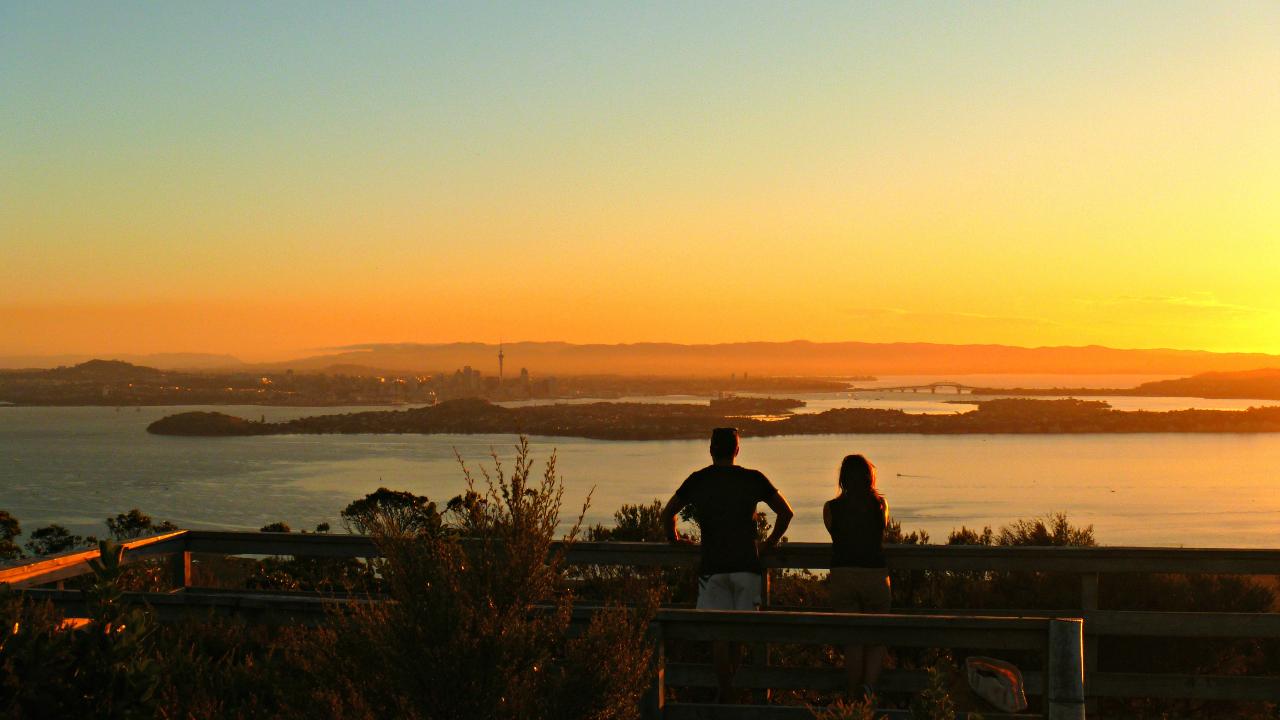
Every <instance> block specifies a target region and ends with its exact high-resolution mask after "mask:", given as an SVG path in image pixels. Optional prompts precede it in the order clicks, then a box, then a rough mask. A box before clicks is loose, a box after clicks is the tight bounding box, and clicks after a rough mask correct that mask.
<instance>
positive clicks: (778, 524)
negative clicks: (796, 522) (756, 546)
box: [763, 492, 796, 550]
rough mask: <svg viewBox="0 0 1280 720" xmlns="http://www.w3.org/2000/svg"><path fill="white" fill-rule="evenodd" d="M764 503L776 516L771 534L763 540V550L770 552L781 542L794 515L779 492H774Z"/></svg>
mask: <svg viewBox="0 0 1280 720" xmlns="http://www.w3.org/2000/svg"><path fill="white" fill-rule="evenodd" d="M764 502H765V504H766V505H768V506H769V509H770V510H772V511H773V512H774V514H775V515H777V516H778V517H777V518H775V519H774V521H773V532H771V533H769V537H768V538H767V539H765V541H764V545H763V547H764V548H765V549H768V550H772V549H773V548H775V547H777V546H778V543H779V542H781V541H782V536H783V534H785V533H786V532H787V526H788V525H790V524H791V518H793V517H795V516H796V514H795V512H793V511H792V510H791V505H790V504H789V503H788V502H787V499H786V498H784V497H782V493H780V492H775V493H774V494H772V495H770V496H769V497H766V498H765V499H764Z"/></svg>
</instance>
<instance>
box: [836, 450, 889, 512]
mask: <svg viewBox="0 0 1280 720" xmlns="http://www.w3.org/2000/svg"><path fill="white" fill-rule="evenodd" d="M840 494H841V495H847V496H849V497H852V498H858V499H866V500H874V501H876V502H881V501H882V500H883V496H881V495H880V491H879V490H877V489H876V466H875V465H872V464H871V461H870V460H868V459H866V458H865V457H863V456H861V455H845V456H844V460H843V461H842V462H841V463H840Z"/></svg>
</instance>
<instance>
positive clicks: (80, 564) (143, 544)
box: [0, 530, 190, 587]
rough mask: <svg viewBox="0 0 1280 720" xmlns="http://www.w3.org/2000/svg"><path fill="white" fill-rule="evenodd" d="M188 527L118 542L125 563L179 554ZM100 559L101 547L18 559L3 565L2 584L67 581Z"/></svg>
mask: <svg viewBox="0 0 1280 720" xmlns="http://www.w3.org/2000/svg"><path fill="white" fill-rule="evenodd" d="M189 532H190V531H188V530H175V531H173V532H167V533H160V534H159V535H151V536H149V537H144V538H138V539H136V540H125V541H123V542H121V543H119V544H120V545H121V546H123V547H124V549H125V553H124V558H123V560H122V562H125V563H130V562H137V561H139V560H145V559H147V558H148V557H155V556H159V555H170V554H173V553H180V552H182V551H183V550H185V549H186V544H187V534H188V533H189ZM97 558H98V549H97V548H92V549H89V550H69V551H67V552H64V553H58V554H57V555H50V556H48V557H42V558H38V559H35V560H29V561H21V560H19V561H17V562H14V563H10V564H9V565H7V566H5V567H0V584H7V585H9V586H11V587H30V586H32V585H43V584H45V583H50V582H56V581H58V580H65V579H66V578H70V577H76V576H77V575H84V574H85V573H88V572H89V561H90V560H96V559H97Z"/></svg>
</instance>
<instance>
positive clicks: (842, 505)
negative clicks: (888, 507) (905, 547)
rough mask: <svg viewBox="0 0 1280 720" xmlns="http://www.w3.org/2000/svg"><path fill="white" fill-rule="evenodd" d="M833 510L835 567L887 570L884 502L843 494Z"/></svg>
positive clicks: (832, 549) (877, 499)
mask: <svg viewBox="0 0 1280 720" xmlns="http://www.w3.org/2000/svg"><path fill="white" fill-rule="evenodd" d="M830 507H831V567H863V568H882V567H884V566H885V562H884V521H885V518H884V498H882V497H878V496H874V495H869V496H867V495H864V496H862V497H854V496H851V495H844V494H842V495H841V496H840V497H838V498H836V499H835V500H832V501H831V503H830Z"/></svg>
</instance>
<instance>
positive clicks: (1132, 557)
mask: <svg viewBox="0 0 1280 720" xmlns="http://www.w3.org/2000/svg"><path fill="white" fill-rule="evenodd" d="M125 546H126V550H127V552H126V554H125V557H126V561H137V560H143V559H148V558H156V557H164V558H166V559H167V562H168V563H169V567H170V568H171V570H172V574H173V584H174V586H175V587H176V588H183V590H182V592H180V593H178V594H174V595H165V596H159V597H148V598H146V600H147V601H148V602H150V603H151V604H152V605H153V607H155V608H156V609H157V611H158V612H160V613H161V614H162V615H166V614H173V613H181V612H183V611H184V610H185V609H189V608H193V607H200V608H212V609H215V610H221V611H225V612H232V613H236V614H240V615H247V616H250V617H260V618H263V619H273V618H274V619H277V620H285V621H305V620H306V618H308V617H310V618H313V619H314V618H315V617H316V613H318V612H322V607H323V605H324V604H325V603H329V602H333V601H334V600H333V599H332V598H327V599H326V598H323V597H320V596H318V595H307V594H298V593H279V592H242V591H234V592H233V591H213V590H208V589H198V588H193V587H191V581H192V555H193V554H196V555H199V554H205V553H209V554H218V555H256V556H306V557H333V558H343V557H346V558H350V557H375V556H377V555H378V551H377V548H376V546H375V545H374V543H373V542H372V541H371V540H370V539H369V538H367V537H363V536H355V535H316V534H306V535H302V534H279V533H253V532H248V533H246V532H219V531H199V530H192V531H177V532H173V533H166V534H163V535H157V536H155V537H151V538H145V539H140V540H134V541H130V542H128V543H125ZM885 553H886V556H887V558H888V562H889V565H890V568H891V569H892V570H930V571H1012V572H1040V573H1062V574H1074V575H1078V576H1079V578H1080V600H1079V603H1078V605H1077V606H1076V607H1067V608H1058V609H1054V610H1052V611H1045V610H1017V609H1014V610H1007V609H1001V610H991V609H986V610H977V611H975V610H947V609H940V610H930V611H927V612H924V611H920V612H910V613H903V612H901V611H899V612H898V613H897V614H895V615H892V616H886V617H892V618H896V619H895V620H893V621H892V622H896V623H899V624H900V625H899V626H897V627H896V630H895V632H892V633H890V632H885V633H884V636H885V637H889V638H891V639H889V640H888V643H889V644H891V645H894V646H903V647H906V646H909V645H910V643H908V642H906V641H904V640H903V638H904V637H906V636H907V635H906V634H905V632H906V631H905V628H908V627H912V626H914V625H913V623H921V625H919V626H920V627H924V626H925V624H928V623H934V622H935V621H940V622H941V623H942V624H943V625H944V626H945V625H947V624H951V625H953V626H956V624H957V623H961V622H962V621H963V620H966V619H980V620H981V621H982V622H995V621H1004V620H1009V621H1015V622H1022V621H1026V622H1034V623H1041V624H1042V625H1041V626H1040V627H1041V630H1040V631H1039V632H1041V634H1042V635H1044V634H1045V633H1046V632H1047V631H1046V630H1044V628H1046V627H1048V626H1049V625H1047V624H1045V623H1051V621H1052V620H1053V619H1055V618H1079V619H1082V620H1083V628H1082V632H1083V642H1084V649H1083V665H1084V691H1085V698H1086V699H1087V700H1090V701H1092V700H1096V699H1097V698H1108V697H1112V698H1114V697H1150V698H1188V699H1197V700H1267V701H1280V678H1276V677H1259V676H1234V675H1233V676H1208V675H1190V674H1151V673H1127V672H1098V671H1097V670H1096V662H1097V641H1098V639H1099V638H1103V637H1146V638H1181V639H1192V638H1252V639H1270V640H1275V639H1280V614H1274V613H1221V612H1213V613H1186V612H1178V613H1172V612H1140V611H1126V610H1107V609H1101V608H1099V607H1098V590H1099V585H1100V583H1101V582H1103V580H1102V578H1104V577H1105V576H1109V575H1119V574H1125V573H1174V574H1188V573H1204V574H1223V575H1230V574H1237V575H1280V551H1276V550H1236V549H1187V548H1126V547H1097V548H1077V547H992V546H964V545H958V546H936V545H899V546H888V547H886V549H885ZM829 555H830V546H829V545H826V544H821V543H788V544H786V545H783V546H782V547H781V548H779V550H778V551H777V552H776V553H774V554H772V555H770V556H768V557H767V558H766V565H767V566H768V567H770V568H772V569H802V568H803V569H823V568H825V567H827V565H828V562H829ZM96 556H97V552H96V550H93V551H81V552H70V553H64V554H62V555H59V556H54V557H50V558H44V559H40V560H36V561H31V562H26V563H21V564H17V565H12V566H8V567H4V568H0V583H9V584H10V585H12V586H14V587H20V588H35V587H36V586H44V588H49V587H50V585H51V584H57V583H58V582H59V581H61V580H65V579H66V578H69V577H73V576H75V575H78V574H83V573H86V572H88V566H87V561H88V560H89V559H90V558H94V557H96ZM567 559H568V561H569V562H570V563H573V564H582V565H620V566H641V567H692V566H693V565H695V564H696V562H697V549H696V548H692V547H679V546H671V545H666V544H662V543H617V542H609V543H588V542H579V543H575V544H574V545H573V546H571V548H570V550H569V552H568V555H567ZM34 594H38V595H43V596H47V597H49V598H50V599H52V600H54V601H56V602H58V603H59V604H61V605H64V606H66V607H67V608H68V609H69V610H70V609H72V608H73V607H74V606H75V604H76V603H77V602H79V600H78V597H79V595H78V594H77V593H74V592H71V591H61V592H59V591H58V590H56V589H42V590H38V591H34ZM139 599H142V598H139ZM771 609H772V610H774V612H769V613H763V614H759V615H756V614H751V617H752V618H762V619H759V620H748V621H740V620H739V619H737V618H736V617H735V618H734V619H733V620H731V621H726V622H727V623H728V624H727V625H725V624H723V623H722V624H720V625H716V626H715V627H717V628H720V629H718V630H716V632H723V633H726V634H733V633H735V632H738V631H737V630H732V629H724V628H732V627H737V626H738V625H739V624H741V627H743V628H755V629H756V630H758V629H759V627H763V625H759V624H758V623H765V624H767V623H772V622H777V623H778V624H777V625H776V626H774V625H768V627H770V628H771V629H770V630H769V631H768V632H767V633H762V632H756V633H755V634H754V635H751V637H752V639H753V640H754V641H755V642H757V643H768V642H788V643H797V642H802V641H801V640H797V639H796V638H797V637H799V636H798V635H796V634H795V633H796V632H797V631H796V630H795V628H794V627H792V626H790V625H787V623H789V622H792V621H789V620H775V619H776V618H779V617H789V616H794V617H813V618H815V619H812V620H808V622H816V623H819V624H821V623H825V622H829V623H834V625H833V627H834V626H839V627H847V628H850V629H848V630H847V631H846V630H831V631H830V632H832V633H835V634H834V635H832V634H830V633H828V634H827V635H825V636H824V637H825V638H826V641H825V643H824V644H839V643H840V642H843V640H841V639H840V638H841V637H855V636H856V637H857V638H859V642H861V641H865V640H866V639H868V638H869V637H870V636H871V635H875V634H876V633H877V632H879V631H872V630H870V629H869V628H870V626H868V625H865V624H861V623H862V622H863V620H864V619H866V618H868V617H870V616H849V615H838V614H830V613H817V614H813V613H796V612H792V611H791V609H786V608H771ZM679 612H694V611H680V610H664V611H663V613H664V615H663V616H662V617H664V618H667V620H666V621H664V622H666V623H667V624H670V625H672V629H670V631H669V632H668V628H667V627H666V625H664V633H667V634H666V635H665V637H668V638H676V637H684V636H686V635H690V634H692V635H696V634H697V633H698V632H700V631H697V630H692V629H688V628H690V627H694V626H696V625H697V623H695V622H693V621H692V620H689V619H687V618H683V619H681V620H674V619H672V618H675V617H676V616H675V615H673V614H672V613H679ZM993 615H998V616H1000V617H992V616H993ZM689 617H692V618H698V617H703V618H705V617H707V616H706V614H705V611H703V612H702V613H696V614H694V615H691V616H689ZM763 618H768V619H767V620H766V619H763ZM939 619H940V620H939ZM749 623H757V624H756V625H751V624H749ZM677 626H678V628H684V629H677ZM930 627H933V626H930ZM742 632H743V633H746V634H749V635H750V634H751V633H752V632H755V630H743V631H742ZM672 633H674V634H672ZM938 637H939V636H934V639H933V640H932V645H933V646H935V647H945V646H947V642H943V641H942V640H939V639H938ZM948 642H949V641H948ZM1040 643H1041V645H1040V646H1041V647H1043V646H1044V641H1043V640H1041V641H1040ZM954 646H956V647H975V648H976V647H982V645H981V644H973V645H965V644H963V643H959V644H957V645H954ZM1027 680H1028V688H1029V691H1031V692H1032V693H1034V694H1044V695H1046V696H1048V694H1049V692H1050V690H1051V687H1050V684H1049V683H1048V682H1047V681H1046V676H1043V675H1041V674H1040V673H1030V674H1028V678H1027ZM737 681H738V682H740V683H741V684H743V685H744V686H748V687H764V688H777V689H784V688H803V689H834V688H838V687H840V684H841V683H842V682H843V678H842V676H841V674H840V671H839V670H832V669H828V670H822V669H816V668H815V669H798V668H772V667H768V666H767V665H765V664H763V663H761V664H758V665H757V666H755V667H752V666H747V667H744V669H743V672H742V673H740V675H739V677H738V678H737ZM666 682H667V683H669V684H671V685H693V686H697V685H711V684H713V679H712V677H711V674H710V669H709V668H708V667H706V666H684V665H677V664H673V665H672V666H670V667H669V668H668V669H667V675H666ZM921 682H922V679H921V678H920V677H919V676H918V675H914V676H913V675H911V674H909V673H899V674H897V675H895V674H893V673H886V675H885V678H884V681H883V683H882V686H883V687H884V689H886V690H888V691H895V690H913V689H918V687H919V686H920V685H921ZM681 712H685V711H683V710H680V711H675V713H674V714H672V712H671V711H670V710H669V711H668V716H671V717H692V716H690V715H681V714H680V713H681ZM690 712H692V711H690ZM698 712H699V713H702V714H701V715H698V716H699V717H702V716H705V717H711V716H712V715H714V713H715V712H716V711H715V710H699V711H698ZM708 713H710V714H708Z"/></svg>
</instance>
